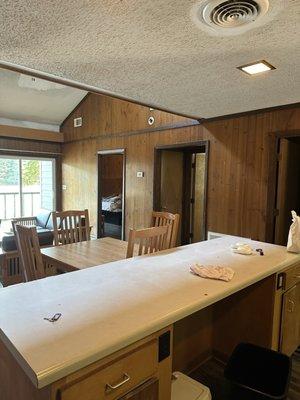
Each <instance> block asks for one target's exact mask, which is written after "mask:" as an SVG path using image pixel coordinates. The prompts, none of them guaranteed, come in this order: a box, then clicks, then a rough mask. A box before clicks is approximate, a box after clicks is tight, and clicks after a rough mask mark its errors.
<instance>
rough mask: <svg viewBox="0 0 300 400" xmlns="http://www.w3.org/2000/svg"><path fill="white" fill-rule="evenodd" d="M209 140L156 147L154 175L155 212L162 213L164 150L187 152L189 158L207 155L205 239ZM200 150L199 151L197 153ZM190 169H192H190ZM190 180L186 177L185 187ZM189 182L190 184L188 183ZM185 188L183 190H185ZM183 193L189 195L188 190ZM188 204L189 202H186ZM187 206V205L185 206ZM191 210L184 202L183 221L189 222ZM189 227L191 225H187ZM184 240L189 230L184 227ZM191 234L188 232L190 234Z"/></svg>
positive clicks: (204, 208)
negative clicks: (188, 217) (162, 159)
mask: <svg viewBox="0 0 300 400" xmlns="http://www.w3.org/2000/svg"><path fill="white" fill-rule="evenodd" d="M209 148H210V147H209V140H201V141H196V142H183V143H174V144H168V145H157V146H155V147H154V173H153V210H155V211H160V198H161V152H162V151H163V150H173V151H181V152H185V151H186V155H187V156H188V155H189V154H192V153H197V152H200V151H201V152H203V153H205V155H206V157H205V183H204V185H205V186H204V204H203V228H202V229H203V237H204V238H206V236H207V192H208V190H207V189H208V165H209V164H208V161H209ZM197 150H198V151H197ZM186 163H187V157H184V165H183V168H184V169H185V168H186ZM189 169H190V168H189ZM190 179H191V177H189V180H187V179H186V177H184V182H183V186H184V187H185V188H186V187H187V185H188V184H190V183H191V182H190ZM188 181H189V183H188ZM184 187H183V189H184ZM183 192H185V193H187V191H186V190H183ZM185 203H187V202H185ZM185 206H186V204H185ZM189 209H190V204H188V208H186V207H184V200H183V207H182V215H181V219H182V221H186V220H187V214H188V210H189ZM183 225H184V224H183ZM186 225H189V224H186ZM182 231H184V232H182V239H184V241H185V239H186V234H187V233H186V232H187V230H186V229H184V226H182ZM189 233H190V232H188V234H189Z"/></svg>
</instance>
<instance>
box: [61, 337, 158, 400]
mask: <svg viewBox="0 0 300 400" xmlns="http://www.w3.org/2000/svg"><path fill="white" fill-rule="evenodd" d="M157 370H158V348H157V341H156V340H153V341H150V342H149V343H146V344H145V345H143V346H141V347H139V348H137V349H135V350H133V351H132V352H130V353H129V354H126V355H125V356H122V357H120V358H119V359H116V360H115V361H114V362H112V363H109V364H108V365H107V366H105V367H104V368H101V367H100V369H99V368H96V369H95V370H94V371H91V372H89V373H87V374H86V375H82V377H81V379H79V380H75V382H74V383H73V384H71V385H66V386H63V387H62V388H61V389H60V391H59V392H60V399H61V400H78V399H84V400H102V399H103V400H104V399H105V400H112V399H116V398H119V397H120V396H121V395H122V394H125V393H127V392H128V391H130V390H131V389H132V388H135V387H137V386H139V385H140V384H141V383H143V382H145V381H146V380H148V379H149V378H151V377H153V376H154V375H155V374H156V372H157ZM137 398H138V397H137Z"/></svg>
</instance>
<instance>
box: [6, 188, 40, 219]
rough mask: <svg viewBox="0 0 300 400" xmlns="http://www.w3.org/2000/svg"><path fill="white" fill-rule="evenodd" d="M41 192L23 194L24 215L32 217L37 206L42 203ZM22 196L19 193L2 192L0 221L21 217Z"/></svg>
mask: <svg viewBox="0 0 300 400" xmlns="http://www.w3.org/2000/svg"><path fill="white" fill-rule="evenodd" d="M40 196H41V193H40V192H23V193H22V202H23V207H22V208H23V213H22V214H23V215H26V216H28V217H29V216H32V215H34V211H35V204H39V203H40ZM20 213H21V211H20V194H19V193H18V192H0V219H2V220H6V219H12V218H18V217H20Z"/></svg>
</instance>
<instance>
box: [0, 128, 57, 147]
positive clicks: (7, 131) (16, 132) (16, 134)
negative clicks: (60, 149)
mask: <svg viewBox="0 0 300 400" xmlns="http://www.w3.org/2000/svg"><path fill="white" fill-rule="evenodd" d="M0 136H2V137H7V138H18V139H27V140H38V141H43V142H59V143H62V142H63V141H64V136H63V133H61V132H54V131H45V130H41V129H32V128H22V127H19V126H10V125H0Z"/></svg>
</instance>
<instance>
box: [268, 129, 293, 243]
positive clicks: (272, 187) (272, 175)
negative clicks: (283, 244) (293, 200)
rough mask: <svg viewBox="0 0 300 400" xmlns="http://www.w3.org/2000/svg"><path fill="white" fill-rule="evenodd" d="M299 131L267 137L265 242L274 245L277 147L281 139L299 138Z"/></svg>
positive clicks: (277, 171) (283, 132)
mask: <svg viewBox="0 0 300 400" xmlns="http://www.w3.org/2000/svg"><path fill="white" fill-rule="evenodd" d="M299 136H300V130H299V129H293V130H285V131H281V132H270V133H269V135H268V150H269V165H268V171H269V175H268V181H267V206H266V227H265V241H266V242H269V243H274V240H275V224H276V221H275V220H276V214H275V210H276V201H277V187H278V173H279V162H278V161H279V160H278V154H279V146H280V140H281V139H288V138H292V137H299Z"/></svg>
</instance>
